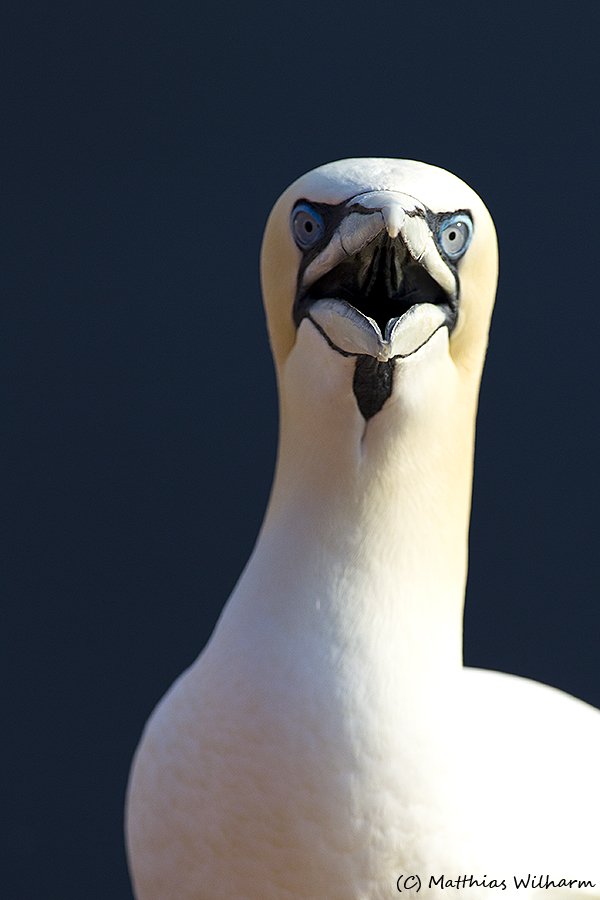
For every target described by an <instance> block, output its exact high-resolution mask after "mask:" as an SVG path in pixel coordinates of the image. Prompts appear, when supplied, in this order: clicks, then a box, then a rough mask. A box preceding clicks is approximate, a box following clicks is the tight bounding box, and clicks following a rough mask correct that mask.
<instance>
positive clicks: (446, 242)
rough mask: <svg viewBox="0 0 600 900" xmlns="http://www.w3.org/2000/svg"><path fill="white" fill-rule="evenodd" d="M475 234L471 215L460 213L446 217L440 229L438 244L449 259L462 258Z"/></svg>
mask: <svg viewBox="0 0 600 900" xmlns="http://www.w3.org/2000/svg"><path fill="white" fill-rule="evenodd" d="M472 235H473V222H472V221H471V219H470V218H469V216H465V215H462V214H459V215H457V216H452V218H450V219H446V221H445V222H443V223H442V225H440V228H439V231H438V236H437V239H438V244H439V245H440V247H441V248H442V250H443V251H444V253H445V255H446V256H447V257H448V258H449V259H453V260H454V259H460V257H461V256H462V255H463V253H464V252H465V251H466V249H467V247H468V246H469V243H470V241H471V237H472Z"/></svg>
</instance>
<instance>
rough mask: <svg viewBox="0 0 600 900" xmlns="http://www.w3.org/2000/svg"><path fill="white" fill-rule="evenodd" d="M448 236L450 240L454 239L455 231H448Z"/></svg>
mask: <svg viewBox="0 0 600 900" xmlns="http://www.w3.org/2000/svg"><path fill="white" fill-rule="evenodd" d="M448 237H449V238H450V240H451V241H454V240H456V232H455V231H451V232H450V233H449V235H448Z"/></svg>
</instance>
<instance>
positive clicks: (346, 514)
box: [219, 320, 476, 684]
mask: <svg viewBox="0 0 600 900" xmlns="http://www.w3.org/2000/svg"><path fill="white" fill-rule="evenodd" d="M309 361H311V362H309ZM315 361H317V364H315ZM354 366H355V360H354V358H352V357H349V358H346V357H343V356H341V355H340V354H339V353H337V352H335V351H334V350H332V349H331V348H330V347H329V346H328V345H327V344H326V343H325V341H324V339H323V337H322V336H321V335H320V334H319V333H318V332H317V331H316V329H315V328H314V327H313V325H312V324H311V323H310V322H309V321H307V320H304V321H303V322H302V324H301V326H300V328H299V331H298V336H297V341H296V345H295V347H294V349H293V350H292V352H291V354H290V355H289V357H288V359H287V360H286V363H285V366H284V368H283V371H282V372H280V395H281V435H280V446H279V456H278V464H277V473H276V478H275V483H274V486H273V492H272V496H271V500H270V503H269V509H268V512H267V516H266V518H265V522H264V524H263V528H262V531H261V534H260V536H259V540H258V542H257V545H256V548H255V550H254V553H253V555H252V557H251V559H250V562H249V563H248V566H247V567H246V570H245V572H244V574H243V576H242V578H241V580H240V582H239V584H238V587H237V588H236V591H235V592H234V594H233V596H232V598H231V600H230V603H229V604H228V608H227V614H226V615H225V616H224V617H223V619H222V620H221V623H220V626H219V630H221V631H229V633H230V637H231V636H232V635H231V631H230V627H229V623H228V622H227V619H228V618H229V619H230V621H231V624H232V625H233V622H235V625H236V629H235V630H236V631H238V634H239V640H240V642H242V643H243V644H244V646H245V647H249V646H250V645H251V644H252V641H251V634H252V632H253V631H254V630H257V631H259V632H260V633H261V634H262V636H263V640H262V646H263V647H264V645H265V641H264V634H265V629H270V630H275V631H276V633H277V635H278V640H279V641H280V642H281V643H282V645H284V644H285V645H287V646H290V647H296V648H297V647H301V646H302V642H303V640H304V639H305V640H306V641H308V642H309V643H312V644H314V641H315V639H317V637H316V636H318V635H321V637H322V639H323V641H324V646H325V644H326V645H327V646H328V647H329V648H330V649H329V650H328V652H330V653H332V652H335V648H336V647H337V648H338V649H339V650H340V651H341V652H342V651H343V654H344V655H346V656H348V655H349V656H351V657H354V658H356V656H359V657H363V658H364V662H365V663H366V665H367V670H368V668H369V666H371V665H372V664H373V665H376V661H377V659H379V658H384V659H386V660H388V663H387V665H389V659H390V658H393V659H394V660H395V661H396V664H395V665H394V668H395V669H396V672H395V675H397V676H398V677H400V678H403V677H405V676H407V675H408V673H409V672H410V673H411V674H413V675H414V674H415V670H416V672H417V673H418V678H417V680H418V682H419V683H420V684H427V683H430V684H431V683H432V682H433V683H435V682H437V681H439V680H440V679H444V678H445V677H447V675H448V673H449V669H452V670H455V669H457V668H458V667H459V666H460V665H461V663H462V617H463V602H464V587H465V578H466V563H467V531H468V521H469V509H470V492H471V478H472V458H473V438H474V426H473V421H474V415H475V405H476V390H467V389H465V385H464V384H463V383H462V382H461V380H460V379H459V376H458V374H457V370H456V368H455V367H454V364H453V362H452V360H451V358H450V354H449V350H448V334H447V330H446V329H445V328H444V329H441V330H440V331H439V332H438V333H437V334H436V335H435V336H434V337H433V338H432V339H431V340H430V341H429V343H428V344H427V345H426V346H425V347H424V348H422V350H420V351H419V352H418V353H417V354H414V356H412V357H409V358H407V359H406V360H403V361H401V362H400V363H398V364H397V368H396V372H395V375H394V389H393V393H392V396H391V397H390V398H389V399H388V400H387V401H386V403H385V404H384V406H383V408H382V410H381V411H380V412H379V413H377V414H376V415H375V416H373V417H372V418H371V419H370V420H369V421H368V422H365V420H364V418H363V417H362V415H361V414H360V412H359V410H358V407H357V404H356V400H355V397H354V395H353V392H352V377H353V373H354ZM465 395H466V396H465ZM232 612H235V616H231V615H230V614H231V613H232ZM223 636H224V635H223ZM267 643H268V642H267ZM257 646H261V643H260V641H258V643H257ZM331 648H334V649H333V650H332V649H331ZM313 651H314V647H312V648H311V652H313ZM411 680H412V679H411Z"/></svg>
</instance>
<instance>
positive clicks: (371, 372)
mask: <svg viewBox="0 0 600 900" xmlns="http://www.w3.org/2000/svg"><path fill="white" fill-rule="evenodd" d="M393 382H394V361H393V360H391V359H390V360H387V361H386V362H380V361H379V360H378V359H374V357H372V356H368V355H367V354H362V353H361V354H360V355H359V356H357V357H356V367H355V369H354V379H353V381H352V390H353V391H354V396H355V397H356V402H357V403H358V408H359V410H360V411H361V414H362V415H363V416H364V418H365V419H366V420H367V421H368V420H369V419H370V418H371V417H372V416H374V415H375V413H378V412H379V410H380V409H381V407H382V406H383V404H384V403H385V401H386V400H387V399H388V397H389V396H390V394H391V393H392V386H393Z"/></svg>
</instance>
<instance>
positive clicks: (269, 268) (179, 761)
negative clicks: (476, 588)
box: [126, 159, 600, 900]
mask: <svg viewBox="0 0 600 900" xmlns="http://www.w3.org/2000/svg"><path fill="white" fill-rule="evenodd" d="M496 277H497V252H496V238H495V231H494V226H493V223H492V220H491V217H490V215H489V213H488V212H487V210H486V208H485V206H484V205H483V203H482V201H481V200H480V199H479V197H478V196H477V195H476V194H475V193H474V192H473V191H472V190H471V189H470V188H469V187H467V185H466V184H464V183H463V182H462V181H460V180H459V179H458V178H456V177H455V176H453V175H451V174H449V173H448V172H445V171H443V170H442V169H439V168H435V167H433V166H430V165H425V164H423V163H419V162H412V161H406V160H395V159H347V160H342V161H339V162H335V163H331V164H328V165H324V166H322V167H320V168H317V169H315V170H314V171H312V172H309V173H308V174H307V175H304V176H303V177H302V178H300V179H299V180H297V181H295V182H294V183H293V184H292V185H291V187H289V188H288V189H287V190H286V191H285V192H284V193H283V195H282V196H281V197H280V199H279V200H278V201H277V203H276V204H275V207H274V209H273V211H272V212H271V215H270V217H269V220H268V223H267V227H266V231H265V236H264V242H263V249H262V284H263V294H264V302H265V307H266V314H267V320H268V327H269V333H270V339H271V345H272V350H273V355H274V359H275V365H276V369H277V377H278V389H279V400H280V440H279V452H278V460H277V467H276V474H275V480H274V485H273V489H272V494H271V498H270V502H269V506H268V510H267V513H266V517H265V521H264V523H263V525H262V529H261V531H260V535H259V537H258V541H257V544H256V547H255V549H254V551H253V553H252V556H251V558H250V560H249V562H248V564H247V566H246V568H245V570H244V572H243V574H242V576H241V578H240V580H239V582H238V584H237V586H236V588H235V590H234V591H233V594H232V595H231V597H230V599H229V601H228V603H227V604H226V606H225V608H224V611H223V613H222V615H221V617H220V619H219V622H218V624H217V627H216V629H215V631H214V633H213V635H212V637H211V639H210V641H209V643H208V645H207V647H206V648H205V650H204V651H203V652H202V653H201V655H200V656H199V658H198V659H197V661H196V662H195V663H194V664H193V665H192V666H191V667H190V668H189V669H188V670H187V671H186V672H185V673H184V674H183V675H182V676H181V678H180V679H179V680H178V681H177V682H176V683H175V684H174V685H173V687H172V688H171V689H170V691H169V692H168V693H167V695H166V696H165V697H164V699H163V700H162V702H161V703H160V704H159V705H158V707H157V708H156V710H155V711H154V713H153V714H152V716H151V718H150V720H149V722H148V724H147V726H146V729H145V731H144V734H143V737H142V740H141V742H140V745H139V747H138V750H137V752H136V756H135V760H134V765H133V768H132V774H131V778H130V784H129V788H128V801H127V815H126V819H127V824H126V830H127V843H128V854H129V861H130V867H131V872H132V878H133V883H134V889H135V893H136V897H137V898H138V900H388V898H393V897H395V896H399V895H402V894H404V895H407V894H408V895H410V896H411V897H413V896H416V894H417V893H418V888H419V887H420V890H421V895H422V896H423V897H425V898H441V897H447V896H448V895H450V896H451V897H452V896H456V892H458V896H463V897H468V898H473V900H480V898H483V897H486V898H487V897H490V896H493V895H496V896H498V895H499V894H500V893H502V896H503V897H509V896H515V897H519V898H521V897H525V896H531V895H539V893H540V890H542V892H543V893H542V895H543V896H545V897H552V898H559V897H572V896H574V895H577V896H585V897H594V898H598V897H600V713H599V712H598V711H597V710H594V709H592V708H591V707H589V706H587V705H586V704H584V703H583V702H581V701H579V700H576V699H574V698H573V697H570V696H568V695H566V694H562V693H561V692H559V691H557V690H555V689H552V688H549V687H546V686H544V685H540V684H537V683H534V682H531V681H528V680H525V679H521V678H517V677H514V676H509V675H505V674H501V673H496V672H489V671H480V670H475V669H468V668H464V667H463V664H462V648H461V641H462V619H463V603H464V589H465V578H466V568H467V531H468V523H469V512H470V495H471V481H472V461H473V442H474V426H475V415H476V407H477V400H478V391H479V382H480V376H481V370H482V365H483V361H484V355H485V350H486V344H487V335H488V327H489V322H490V316H491V311H492V305H493V301H494V295H495V287H496ZM241 289H242V286H241V285H240V290H241ZM523 602H526V599H524V601H523ZM416 879H419V880H418V881H417V880H416ZM461 879H463V880H462V881H461Z"/></svg>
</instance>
